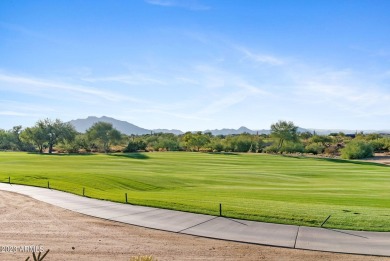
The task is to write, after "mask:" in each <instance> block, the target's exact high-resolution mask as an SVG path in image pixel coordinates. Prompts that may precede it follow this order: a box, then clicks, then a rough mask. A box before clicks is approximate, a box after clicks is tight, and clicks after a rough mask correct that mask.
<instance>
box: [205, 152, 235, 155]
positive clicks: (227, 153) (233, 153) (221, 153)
mask: <svg viewBox="0 0 390 261" xmlns="http://www.w3.org/2000/svg"><path fill="white" fill-rule="evenodd" d="M207 154H212V155H227V156H240V154H238V153H235V152H207Z"/></svg>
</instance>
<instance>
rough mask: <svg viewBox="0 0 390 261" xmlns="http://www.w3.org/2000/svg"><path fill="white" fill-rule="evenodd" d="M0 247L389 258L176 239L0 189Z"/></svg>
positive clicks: (19, 255) (124, 254)
mask: <svg viewBox="0 0 390 261" xmlns="http://www.w3.org/2000/svg"><path fill="white" fill-rule="evenodd" d="M0 222H1V223H0V224H1V226H2V227H1V233H0V247H2V248H3V247H4V246H11V247H19V246H42V247H43V250H44V252H45V251H46V250H47V249H50V252H49V253H48V255H47V256H46V257H45V258H44V261H49V260H61V261H63V260H67V261H68V260H118V261H119V260H127V261H128V260H130V258H131V257H132V256H137V255H153V256H154V257H155V258H157V260H160V261H161V260H299V261H305V260H310V261H311V260H389V259H387V258H385V257H372V256H358V255H344V254H333V253H324V252H315V251H305V250H296V249H286V248H276V247H267V246H259V245H251V244H242V243H235V242H227V241H222V240H214V239H207V238H200V237H195V236H188V235H180V234H175V233H170V232H164V231H158V230H153V229H147V228H142V227H136V226H131V225H126V224H121V223H117V222H112V221H106V220H101V219H98V218H93V217H89V216H85V215H81V214H78V213H74V212H71V211H68V210H65V209H62V208H59V207H55V206H52V205H49V204H46V203H43V202H40V201H37V200H34V199H32V198H29V197H26V196H22V195H19V194H15V193H10V192H4V191H0ZM1 250H2V251H3V252H1V253H0V260H4V261H9V260H26V258H27V257H28V256H30V260H33V258H32V254H31V253H28V252H20V251H17V252H15V253H9V252H4V248H3V249H1Z"/></svg>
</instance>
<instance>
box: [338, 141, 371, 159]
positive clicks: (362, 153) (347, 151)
mask: <svg viewBox="0 0 390 261" xmlns="http://www.w3.org/2000/svg"><path fill="white" fill-rule="evenodd" d="M372 156H374V149H373V147H372V145H371V144H369V143H366V142H364V141H362V140H353V141H351V142H350V143H348V144H347V145H346V146H345V148H344V149H342V150H341V157H342V158H343V159H364V158H369V157H372Z"/></svg>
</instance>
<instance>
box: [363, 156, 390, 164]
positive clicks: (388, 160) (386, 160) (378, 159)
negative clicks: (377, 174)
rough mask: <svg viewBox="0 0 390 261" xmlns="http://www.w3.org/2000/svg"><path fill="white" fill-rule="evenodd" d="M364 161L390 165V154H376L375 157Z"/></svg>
mask: <svg viewBox="0 0 390 261" xmlns="http://www.w3.org/2000/svg"><path fill="white" fill-rule="evenodd" d="M363 161H368V162H375V163H381V164H386V165H390V153H375V156H374V157H372V158H368V159H364V160H363Z"/></svg>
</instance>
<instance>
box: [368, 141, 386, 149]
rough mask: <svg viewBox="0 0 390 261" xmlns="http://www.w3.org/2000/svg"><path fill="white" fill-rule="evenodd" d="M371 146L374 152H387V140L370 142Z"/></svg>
mask: <svg viewBox="0 0 390 261" xmlns="http://www.w3.org/2000/svg"><path fill="white" fill-rule="evenodd" d="M369 144H371V146H372V148H373V149H374V152H382V151H385V150H387V144H386V139H377V140H371V141H369Z"/></svg>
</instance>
